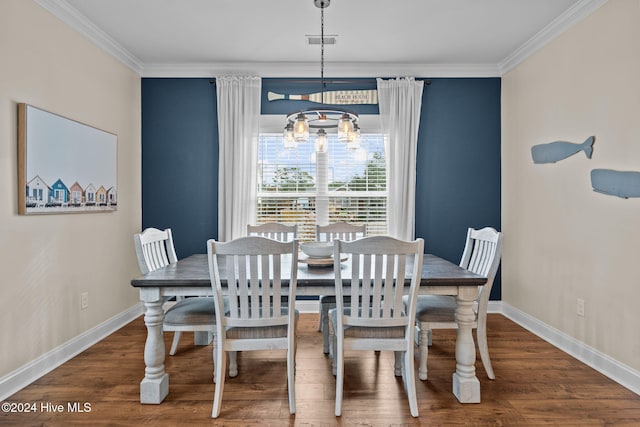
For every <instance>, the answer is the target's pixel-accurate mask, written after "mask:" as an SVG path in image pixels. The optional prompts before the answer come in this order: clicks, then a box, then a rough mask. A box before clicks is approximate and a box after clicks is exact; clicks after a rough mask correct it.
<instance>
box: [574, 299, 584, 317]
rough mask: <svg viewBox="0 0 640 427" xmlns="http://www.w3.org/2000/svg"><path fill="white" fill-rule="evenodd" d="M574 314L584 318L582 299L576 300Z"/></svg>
mask: <svg viewBox="0 0 640 427" xmlns="http://www.w3.org/2000/svg"><path fill="white" fill-rule="evenodd" d="M576 314H577V315H578V316H583V317H584V300H583V299H582V298H578V304H577V306H576Z"/></svg>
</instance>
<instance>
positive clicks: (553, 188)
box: [502, 0, 640, 370]
mask: <svg viewBox="0 0 640 427" xmlns="http://www.w3.org/2000/svg"><path fill="white" fill-rule="evenodd" d="M639 22H640V1H639V0H615V1H609V2H607V3H606V4H605V5H604V6H602V7H601V8H600V9H598V10H597V11H596V12H595V13H593V14H592V15H591V16H589V17H588V18H586V19H585V20H583V21H582V22H580V23H579V24H578V25H576V26H574V27H573V28H571V29H570V30H569V31H567V32H565V33H564V34H562V35H561V36H560V37H558V38H557V39H555V40H554V41H552V42H551V43H550V44H549V45H547V46H546V47H544V48H543V49H542V50H540V51H539V52H537V53H536V54H535V55H533V56H532V57H530V58H529V59H527V60H526V61H525V62H523V63H522V64H521V65H519V66H518V67H517V68H515V69H513V70H512V71H510V72H509V73H508V74H506V75H505V76H504V78H503V80H502V132H503V133H502V183H503V184H502V194H503V195H502V197H503V198H502V206H503V208H502V209H503V211H502V218H503V224H502V228H503V231H504V233H505V243H504V252H503V253H504V255H503V261H502V298H503V301H504V302H505V303H507V304H510V305H511V306H513V307H515V308H517V309H519V310H521V311H523V312H525V313H527V314H529V315H531V316H533V317H535V318H537V319H539V320H540V321H542V322H544V323H546V324H548V325H550V326H552V327H553V328H556V329H558V330H560V331H562V332H563V333H565V334H567V335H569V336H571V337H574V338H575V339H577V340H579V341H581V342H583V343H585V344H586V345H588V346H591V347H593V348H594V349H596V350H597V351H600V352H602V353H604V354H605V355H608V356H610V357H612V358H614V359H616V360H617V361H619V362H621V363H623V364H626V365H627V366H629V367H631V368H633V369H636V370H640V335H639V333H638V325H640V309H638V302H639V301H640V273H639V271H640V270H639V268H638V266H639V264H640V199H627V200H625V199H621V198H617V197H613V196H606V195H603V194H600V193H595V192H593V191H592V188H591V182H590V171H591V170H592V169H595V168H608V169H616V170H632V171H640V25H638V23H639ZM589 135H595V137H596V141H595V145H594V152H593V157H592V159H591V160H588V159H587V158H586V157H585V156H584V154H583V153H578V154H576V155H574V156H572V157H570V158H568V159H566V160H563V161H561V162H558V163H555V164H539V165H534V164H533V162H532V159H531V152H530V149H531V146H533V145H536V144H542V143H548V142H552V141H557V140H565V141H571V142H576V143H577V142H582V141H584V140H585V139H586V138H587V137H588V136H589ZM578 298H582V299H584V300H585V316H584V317H579V316H577V315H576V301H577V299H578Z"/></svg>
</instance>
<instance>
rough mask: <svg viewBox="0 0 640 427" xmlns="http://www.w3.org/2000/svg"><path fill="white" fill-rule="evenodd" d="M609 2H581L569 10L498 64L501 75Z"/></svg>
mask: <svg viewBox="0 0 640 427" xmlns="http://www.w3.org/2000/svg"><path fill="white" fill-rule="evenodd" d="M607 1H608V0H581V1H580V2H578V3H576V4H574V5H573V6H572V7H570V8H569V9H567V10H566V11H565V12H564V13H563V14H562V15H560V16H558V17H557V18H556V19H554V20H553V21H551V23H549V25H547V26H546V27H544V28H543V29H542V30H540V31H539V32H538V33H537V34H536V35H535V36H533V37H532V38H530V39H529V40H527V41H526V42H525V43H524V44H523V45H522V46H520V47H519V48H518V49H516V50H515V51H514V52H513V53H511V54H510V55H509V56H507V57H506V58H505V59H503V60H502V61H501V62H500V63H498V65H497V68H498V70H499V72H500V75H501V76H502V75H504V74H506V73H507V72H508V71H510V70H511V69H513V68H514V67H516V66H517V65H519V64H520V63H522V62H524V60H526V59H527V58H529V57H530V56H531V55H533V54H534V53H535V52H537V51H538V50H540V49H542V48H543V47H544V46H546V45H547V44H548V43H550V42H551V41H552V40H553V39H555V38H556V37H558V36H559V35H560V34H562V33H564V32H565V31H567V30H568V29H569V28H571V27H573V26H574V25H575V24H577V23H578V22H580V21H582V20H583V19H584V18H586V17H587V16H589V15H591V14H592V13H593V12H594V11H596V10H597V9H599V8H600V7H601V6H602V5H604V4H605V3H606V2H607Z"/></svg>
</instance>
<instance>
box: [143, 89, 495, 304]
mask: <svg viewBox="0 0 640 427" xmlns="http://www.w3.org/2000/svg"><path fill="white" fill-rule="evenodd" d="M292 80H294V81H292ZM328 80H330V81H331V80H339V79H328ZM349 80H352V79H349ZM429 82H430V84H425V86H424V92H423V101H422V102H423V104H422V116H421V119H420V131H419V134H418V139H419V140H418V157H417V177H416V180H417V183H416V236H418V237H423V238H424V239H425V247H426V250H427V252H430V253H434V254H436V255H439V256H442V257H443V258H446V259H448V260H450V261H452V262H455V263H456V264H457V263H458V262H459V261H460V256H461V255H462V250H463V248H464V239H465V236H466V230H467V227H475V228H479V227H484V226H493V227H495V228H497V229H500V222H501V220H500V183H501V177H500V79H499V78H434V79H430V80H429ZM375 87H376V82H375V79H357V81H356V83H354V84H350V85H348V87H347V86H346V85H344V84H340V83H331V82H329V83H328V84H327V85H326V88H325V90H341V89H346V88H348V89H375ZM319 89H320V83H319V80H318V79H263V83H262V113H263V114H282V115H284V114H287V113H291V112H293V111H297V110H301V109H305V108H308V107H311V106H315V105H317V104H313V103H309V102H305V101H273V102H269V101H267V92H268V91H273V92H277V93H287V94H291V93H293V94H305V93H313V92H318V91H319ZM215 90H216V86H215V84H210V83H209V79H191V78H184V79H157V78H144V79H142V224H143V227H145V228H146V227H157V228H166V227H171V228H172V229H173V231H174V241H175V245H176V251H177V253H178V257H179V258H182V257H185V256H188V255H191V254H193V253H203V252H205V251H206V247H205V242H206V240H207V239H209V238H217V235H218V225H217V224H218V213H217V210H218V201H217V200H218V187H217V176H218V127H217V121H216V116H217V110H216V92H215ZM349 109H351V110H353V111H354V112H357V113H359V114H375V113H377V112H378V108H377V106H371V105H354V106H349ZM283 126H284V120H283ZM364 131H365V132H366V129H365V130H364ZM500 296H501V292H500V276H499V275H498V277H497V278H496V283H495V284H494V288H493V292H492V297H491V299H500Z"/></svg>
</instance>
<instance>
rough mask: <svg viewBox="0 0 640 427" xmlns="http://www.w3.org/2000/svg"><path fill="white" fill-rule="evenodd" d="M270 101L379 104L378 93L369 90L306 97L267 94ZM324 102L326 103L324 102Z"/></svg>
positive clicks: (338, 91) (310, 94)
mask: <svg viewBox="0 0 640 427" xmlns="http://www.w3.org/2000/svg"><path fill="white" fill-rule="evenodd" d="M267 99H268V100H269V101H278V100H283V99H286V100H291V101H310V102H315V103H318V104H323V103H324V104H332V105H355V104H361V105H362V104H377V103H378V91H377V90H376V89H369V90H331V91H327V92H316V93H309V94H305V95H296V94H285V93H275V92H271V91H269V92H267ZM323 100H324V102H323Z"/></svg>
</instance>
